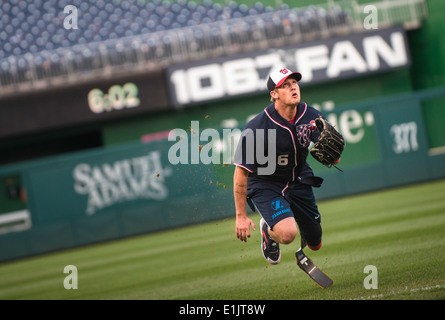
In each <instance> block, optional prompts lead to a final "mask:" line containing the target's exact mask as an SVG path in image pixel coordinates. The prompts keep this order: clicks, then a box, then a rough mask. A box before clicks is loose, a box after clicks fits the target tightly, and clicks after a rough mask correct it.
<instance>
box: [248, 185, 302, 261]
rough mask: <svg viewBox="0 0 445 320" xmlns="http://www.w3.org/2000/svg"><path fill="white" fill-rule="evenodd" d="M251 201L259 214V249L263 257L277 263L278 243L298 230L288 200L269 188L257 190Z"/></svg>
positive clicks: (288, 238)
mask: <svg viewBox="0 0 445 320" xmlns="http://www.w3.org/2000/svg"><path fill="white" fill-rule="evenodd" d="M251 201H252V203H253V204H254V205H255V208H256V210H257V211H258V212H259V214H260V215H261V217H262V219H261V221H260V228H261V238H262V239H261V250H262V253H263V256H264V258H265V259H266V260H267V261H268V262H269V263H271V264H277V263H278V262H279V261H280V258H281V252H280V248H279V243H289V242H291V241H292V240H293V239H295V236H296V234H297V232H298V229H297V225H296V222H295V218H294V214H293V212H292V210H291V209H290V205H289V202H287V200H286V199H284V198H283V197H282V196H281V194H279V193H276V192H273V191H271V190H258V191H256V192H255V193H253V194H252V195H251Z"/></svg>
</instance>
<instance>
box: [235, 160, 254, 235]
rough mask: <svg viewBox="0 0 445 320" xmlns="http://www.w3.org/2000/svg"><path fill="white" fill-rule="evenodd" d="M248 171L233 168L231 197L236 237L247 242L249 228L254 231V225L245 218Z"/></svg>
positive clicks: (237, 167) (238, 167) (250, 220)
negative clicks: (234, 212)
mask: <svg viewBox="0 0 445 320" xmlns="http://www.w3.org/2000/svg"><path fill="white" fill-rule="evenodd" d="M248 176H249V171H247V170H246V169H243V168H242V167H240V166H236V167H235V173H234V175H233V196H234V198H235V209H236V237H237V238H238V239H240V240H241V241H244V242H247V238H250V227H252V229H253V230H254V231H255V223H254V222H253V221H252V219H250V218H249V217H248V216H247V210H246V199H247V178H248Z"/></svg>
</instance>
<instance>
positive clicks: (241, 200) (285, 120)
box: [233, 68, 339, 264]
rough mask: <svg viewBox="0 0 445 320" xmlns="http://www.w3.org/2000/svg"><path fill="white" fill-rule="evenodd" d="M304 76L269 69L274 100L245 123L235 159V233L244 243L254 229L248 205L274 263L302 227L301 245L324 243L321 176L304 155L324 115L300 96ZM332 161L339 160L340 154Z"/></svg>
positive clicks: (266, 253) (267, 256) (264, 250)
mask: <svg viewBox="0 0 445 320" xmlns="http://www.w3.org/2000/svg"><path fill="white" fill-rule="evenodd" d="M300 80H301V74H300V73H298V72H293V71H291V70H289V69H287V68H278V69H277V70H274V71H273V72H271V73H270V75H269V78H268V81H267V88H268V90H269V92H270V97H271V101H272V103H271V104H270V105H269V106H267V107H266V108H265V109H264V111H263V112H261V113H260V114H258V115H257V116H256V117H255V118H253V119H252V120H251V121H249V122H248V123H247V125H246V127H245V129H244V130H243V133H242V135H241V138H240V141H239V143H238V146H237V149H236V151H235V157H234V164H235V165H236V167H235V173H234V178H233V184H234V200H235V208H236V236H237V238H239V239H240V240H241V241H245V242H246V241H247V238H249V237H250V228H252V229H253V230H255V224H254V222H253V221H252V220H251V219H250V218H249V217H248V216H247V212H246V207H247V206H246V203H248V204H249V206H250V208H251V209H252V210H253V211H255V210H256V211H258V212H259V213H260V215H261V217H262V218H261V220H260V229H261V237H262V241H261V250H262V253H263V256H264V258H265V259H266V260H267V261H268V262H269V263H271V264H277V263H279V262H280V258H281V253H280V246H279V245H280V244H289V243H291V242H293V241H294V239H295V237H296V236H297V234H298V229H299V230H300V234H301V239H302V243H301V245H302V247H304V246H306V245H307V246H308V247H309V248H310V249H312V250H318V249H320V247H321V245H322V228H321V225H320V223H321V216H320V212H319V211H318V207H317V204H316V202H315V197H314V194H313V191H312V187H320V186H321V184H322V182H323V179H322V178H320V177H316V176H314V174H313V172H312V169H311V167H310V166H309V164H308V163H307V162H306V158H307V156H308V153H309V150H308V147H309V145H310V143H311V141H312V142H314V143H315V142H317V141H318V140H319V138H320V132H319V130H317V126H316V125H315V120H316V118H318V117H321V118H323V119H324V117H323V116H322V115H321V113H320V111H318V110H316V109H315V108H313V107H311V106H309V105H308V104H306V103H305V102H302V101H301V100H300V99H301V96H300V87H299V85H298V81H300ZM271 140H274V141H271ZM259 143H260V144H259ZM261 144H263V146H261ZM270 155H272V156H273V157H271V156H270ZM264 159H267V163H266V162H265V160H264ZM334 160H335V161H334V162H333V163H334V164H336V163H338V161H339V157H338V159H334ZM331 164H332V163H331ZM266 168H269V170H265V169H266ZM270 168H273V169H274V170H273V172H270V171H271V170H270Z"/></svg>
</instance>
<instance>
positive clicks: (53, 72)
mask: <svg viewBox="0 0 445 320" xmlns="http://www.w3.org/2000/svg"><path fill="white" fill-rule="evenodd" d="M67 5H72V6H75V7H76V8H77V13H78V15H77V18H78V19H77V27H78V28H77V29H66V28H65V26H64V23H65V20H66V19H67V18H68V14H69V13H65V12H64V9H65V7H66V6H67ZM70 13H71V12H70ZM71 22H73V21H72V20H71ZM348 23H349V21H348V18H347V15H346V14H345V13H344V12H343V10H341V8H340V7H335V8H333V10H330V11H329V12H326V11H320V9H318V8H317V7H309V8H306V9H301V10H299V9H295V8H289V6H288V5H286V4H283V5H281V6H280V7H278V8H272V7H269V6H265V5H264V4H263V3H261V2H257V3H255V4H254V5H253V6H250V7H249V6H246V5H244V4H240V5H239V4H237V2H235V1H230V2H228V3H226V4H225V5H221V4H217V3H213V2H212V1H211V0H202V1H198V0H196V1H193V0H192V1H186V0H176V1H168V0H165V1H161V0H152V1H148V0H122V1H117V0H112V1H105V0H35V1H23V0H9V1H1V2H0V44H1V45H0V73H1V76H0V82H1V83H0V88H1V86H5V85H9V84H11V83H10V81H12V82H14V81H19V82H22V81H23V82H24V81H32V80H35V79H40V78H44V77H45V76H48V77H55V76H58V75H61V76H63V75H67V74H72V73H73V72H76V71H79V72H88V70H87V68H89V67H91V68H103V67H104V66H105V64H106V63H109V64H111V66H114V65H118V66H120V65H122V64H123V63H124V59H129V62H130V63H133V62H134V63H138V61H135V60H137V58H138V56H139V57H143V59H155V60H153V61H148V60H147V61H145V62H146V63H147V64H149V63H150V62H153V63H154V64H156V63H157V62H160V61H162V60H163V61H165V62H168V61H177V59H178V58H179V57H180V56H181V55H182V56H183V57H184V59H191V57H190V56H186V55H184V54H185V53H187V54H189V55H193V54H197V53H200V54H204V53H205V52H207V53H206V54H208V56H214V55H218V54H222V53H223V52H226V53H233V52H237V51H239V50H244V51H246V50H248V49H253V48H254V44H256V43H258V44H259V43H260V42H261V41H263V42H264V41H272V43H274V41H277V39H297V38H298V37H296V33H300V32H302V33H307V34H313V33H316V32H318V31H320V30H321V28H322V27H323V26H327V27H328V28H330V29H334V28H335V27H337V26H344V25H347V24H348ZM171 31H174V32H175V33H171ZM190 36H192V37H194V39H190ZM225 36H227V37H228V39H225V38H224V37H225ZM160 37H165V38H164V39H161V38H160ZM286 37H288V38H286ZM130 38H138V39H139V40H134V39H133V40H125V39H130ZM300 38H301V37H300ZM142 39H146V40H145V41H142ZM150 39H152V40H150ZM100 43H106V44H104V45H102V46H99V44H100ZM123 43H125V44H127V43H129V44H130V45H129V46H124V47H122V44H123ZM227 43H229V44H230V47H229V48H223V46H224V45H226V44H227ZM135 44H136V45H135ZM138 45H139V47H137V46H138ZM142 46H143V48H142ZM159 46H161V47H159ZM99 47H101V48H102V51H100V50H99ZM104 48H105V49H104ZM178 48H179V49H180V50H185V51H184V52H180V51H175V50H179V49H178ZM104 50H105V51H104ZM143 50H145V51H143ZM194 50H195V51H194ZM130 51H133V52H132V53H131V52H130ZM137 51H143V52H142V53H141V54H139V55H138V54H136V52H137ZM25 56H26V58H25ZM11 57H15V58H14V59H11ZM101 59H102V60H103V61H99V60H101ZM127 62H128V61H127ZM26 68H35V70H31V72H27V71H26V70H25V69H26ZM19 71H20V74H18V72H19ZM5 73H11V74H9V75H8V74H5ZM0 92H1V91H0Z"/></svg>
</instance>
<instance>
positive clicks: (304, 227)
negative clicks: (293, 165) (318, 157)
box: [249, 185, 322, 246]
mask: <svg viewBox="0 0 445 320" xmlns="http://www.w3.org/2000/svg"><path fill="white" fill-rule="evenodd" d="M249 201H251V202H252V203H253V205H254V208H252V210H255V208H256V211H258V212H259V214H260V215H261V216H262V217H263V218H264V220H265V221H266V223H267V224H268V225H269V227H270V228H271V229H272V230H273V226H274V225H275V224H277V223H278V222H279V221H281V220H283V219H285V218H288V217H294V218H295V221H296V222H297V224H298V228H299V229H300V234H301V236H302V237H303V238H304V239H305V240H306V241H307V243H308V245H310V246H317V245H319V244H320V243H321V236H322V229H321V225H320V223H321V216H320V213H319V212H318V207H317V204H316V203H315V197H314V193H313V191H312V187H310V186H306V185H298V186H296V187H294V188H292V190H289V191H288V192H286V195H285V196H283V195H282V194H281V193H277V192H275V191H272V190H264V189H256V190H254V191H253V192H250V193H249Z"/></svg>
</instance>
